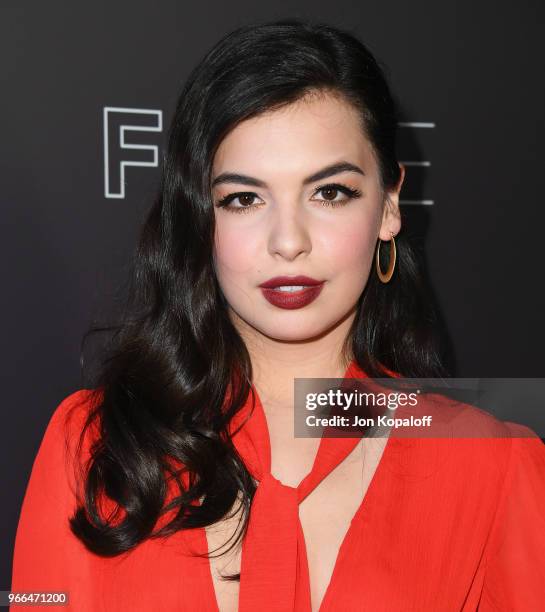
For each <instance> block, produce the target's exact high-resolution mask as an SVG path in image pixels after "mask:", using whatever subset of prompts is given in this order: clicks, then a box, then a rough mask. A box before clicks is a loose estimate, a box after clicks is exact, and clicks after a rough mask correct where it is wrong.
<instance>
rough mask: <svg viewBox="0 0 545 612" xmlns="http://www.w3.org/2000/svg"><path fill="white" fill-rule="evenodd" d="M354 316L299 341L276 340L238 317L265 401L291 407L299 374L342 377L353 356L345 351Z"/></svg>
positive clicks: (258, 386)
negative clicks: (313, 336) (319, 333)
mask: <svg viewBox="0 0 545 612" xmlns="http://www.w3.org/2000/svg"><path fill="white" fill-rule="evenodd" d="M354 316H355V314H354V313H351V314H350V316H347V317H345V318H344V319H343V320H342V321H341V322H339V323H338V324H337V325H335V326H334V327H333V328H331V329H330V330H328V331H327V332H326V333H323V334H321V335H320V336H318V337H316V338H312V339H305V340H303V341H300V342H299V341H280V340H275V339H274V338H271V337H269V336H265V335H264V334H261V333H259V332H258V331H257V330H255V329H254V328H252V327H250V326H248V325H247V324H245V323H244V322H243V321H241V320H239V321H238V322H237V323H236V326H237V329H238V331H239V333H240V335H241V337H242V338H243V340H244V342H245V344H246V347H247V349H248V352H249V354H250V359H251V362H252V371H253V381H252V382H253V384H254V386H255V387H256V389H257V392H258V393H259V396H260V398H261V400H262V403H263V405H265V404H267V405H268V406H275V407H277V408H278V407H280V408H287V409H289V407H292V406H293V401H294V397H293V394H294V380H295V379H296V378H342V377H343V376H344V374H345V372H346V369H347V367H348V364H349V363H350V361H351V359H352V356H351V354H348V355H345V354H343V346H344V342H345V339H346V337H347V334H348V332H349V329H350V326H351V325H352V322H353V319H354Z"/></svg>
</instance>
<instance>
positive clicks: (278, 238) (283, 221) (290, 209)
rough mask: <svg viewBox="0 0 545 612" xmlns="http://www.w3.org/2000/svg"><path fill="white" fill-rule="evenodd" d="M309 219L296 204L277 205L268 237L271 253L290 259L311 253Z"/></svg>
mask: <svg viewBox="0 0 545 612" xmlns="http://www.w3.org/2000/svg"><path fill="white" fill-rule="evenodd" d="M307 221H308V220H307V219H305V215H304V211H303V210H301V209H300V208H298V207H296V206H292V205H290V204H286V205H285V206H282V205H279V206H277V207H275V210H274V213H273V215H272V219H271V226H270V232H269V239H268V248H269V253H270V254H271V255H273V256H280V257H282V258H283V259H286V260H288V261H291V260H294V259H295V258H297V257H300V256H301V255H302V254H308V253H310V251H311V250H312V242H311V239H310V234H309V231H308V222H307Z"/></svg>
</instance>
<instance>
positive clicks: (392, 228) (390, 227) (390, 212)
mask: <svg viewBox="0 0 545 612" xmlns="http://www.w3.org/2000/svg"><path fill="white" fill-rule="evenodd" d="M398 166H399V169H400V171H401V173H400V175H399V181H398V182H397V185H396V186H395V187H393V188H390V189H388V190H387V191H386V192H385V195H384V197H385V201H384V211H383V214H382V223H381V225H380V231H379V235H378V237H379V238H380V239H381V240H384V241H388V240H390V239H391V237H392V234H393V235H394V236H397V234H399V231H400V230H401V212H400V210H399V193H400V191H401V187H402V185H403V181H404V179H405V166H404V165H403V164H400V163H399V162H398Z"/></svg>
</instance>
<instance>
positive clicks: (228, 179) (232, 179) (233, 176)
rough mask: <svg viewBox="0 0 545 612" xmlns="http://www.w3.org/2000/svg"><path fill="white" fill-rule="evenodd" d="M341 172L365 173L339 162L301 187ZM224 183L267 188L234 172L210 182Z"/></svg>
mask: <svg viewBox="0 0 545 612" xmlns="http://www.w3.org/2000/svg"><path fill="white" fill-rule="evenodd" d="M341 172H356V173H357V174H361V175H363V176H365V172H364V171H363V170H362V169H361V168H359V167H358V166H356V165H354V164H351V163H350V162H346V161H341V162H337V163H335V164H331V165H330V166H326V167H325V168H322V169H321V170H318V172H315V173H314V174H311V175H310V176H307V177H306V178H305V179H304V180H303V185H308V184H309V183H314V182H316V181H321V180H322V179H325V178H328V177H330V176H334V175H335V174H340V173H341ZM224 183H240V184H241V185H250V186H251V187H261V188H266V187H267V183H265V182H264V181H261V180H260V179H257V178H254V177H252V176H246V175H245V174H237V173H235V172H223V173H222V174H218V176H216V178H215V179H214V180H213V181H212V187H215V186H216V185H221V184H224Z"/></svg>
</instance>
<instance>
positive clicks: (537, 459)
mask: <svg viewBox="0 0 545 612" xmlns="http://www.w3.org/2000/svg"><path fill="white" fill-rule="evenodd" d="M507 425H508V426H509V428H510V430H511V435H512V436H520V437H513V438H512V440H511V441H512V446H511V458H510V462H509V467H508V470H507V474H506V477H505V484H504V487H503V492H502V498H501V499H500V502H499V506H498V510H497V514H496V519H495V523H494V526H493V528H492V531H491V535H490V538H491V539H490V550H489V556H488V562H487V567H486V572H485V577H484V586H483V592H482V595H481V601H480V605H479V608H478V610H479V612H492V611H495V612H499V611H505V612H507V611H509V612H519V611H520V612H528V611H529V610H545V444H543V442H542V441H541V440H540V438H539V437H537V435H536V434H535V432H534V431H533V430H531V429H530V428H528V427H525V426H523V425H518V424H515V423H507ZM523 436H526V437H523Z"/></svg>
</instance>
